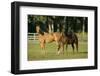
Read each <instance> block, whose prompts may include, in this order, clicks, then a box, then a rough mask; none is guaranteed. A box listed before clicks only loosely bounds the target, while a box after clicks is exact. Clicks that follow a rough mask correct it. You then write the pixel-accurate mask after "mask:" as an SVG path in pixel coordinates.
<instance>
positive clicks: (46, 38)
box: [36, 25, 62, 54]
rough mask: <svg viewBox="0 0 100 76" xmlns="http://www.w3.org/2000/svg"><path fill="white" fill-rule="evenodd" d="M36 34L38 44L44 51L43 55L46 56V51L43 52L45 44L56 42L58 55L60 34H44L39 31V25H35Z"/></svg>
mask: <svg viewBox="0 0 100 76" xmlns="http://www.w3.org/2000/svg"><path fill="white" fill-rule="evenodd" d="M36 32H37V33H38V39H39V42H40V47H41V49H42V50H44V53H45V54H46V51H45V44H46V43H51V42H54V41H55V42H56V45H57V46H58V48H57V50H58V53H57V54H59V50H60V48H59V46H60V43H61V37H62V34H61V33H60V32H54V33H47V32H44V31H42V30H41V29H40V26H39V25H36Z"/></svg>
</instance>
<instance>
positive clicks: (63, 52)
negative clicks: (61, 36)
mask: <svg viewBox="0 0 100 76" xmlns="http://www.w3.org/2000/svg"><path fill="white" fill-rule="evenodd" d="M62 54H64V44H62Z"/></svg>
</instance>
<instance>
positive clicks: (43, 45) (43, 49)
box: [40, 43, 46, 54]
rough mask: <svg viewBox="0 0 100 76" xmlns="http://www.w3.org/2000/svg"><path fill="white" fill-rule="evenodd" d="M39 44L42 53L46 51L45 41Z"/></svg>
mask: <svg viewBox="0 0 100 76" xmlns="http://www.w3.org/2000/svg"><path fill="white" fill-rule="evenodd" d="M40 46H41V49H42V53H43V54H46V51H45V43H40Z"/></svg>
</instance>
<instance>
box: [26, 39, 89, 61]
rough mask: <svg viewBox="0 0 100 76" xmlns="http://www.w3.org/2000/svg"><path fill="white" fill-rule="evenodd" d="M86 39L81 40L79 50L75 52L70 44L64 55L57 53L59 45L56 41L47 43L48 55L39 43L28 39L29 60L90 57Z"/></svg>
mask: <svg viewBox="0 0 100 76" xmlns="http://www.w3.org/2000/svg"><path fill="white" fill-rule="evenodd" d="M87 46H88V45H87V42H86V41H81V42H79V52H78V53H77V51H76V49H75V53H73V50H72V47H71V46H70V45H68V49H67V51H66V48H64V55H63V54H61V55H57V45H56V44H55V42H53V43H47V44H46V49H45V50H46V55H44V54H43V50H41V48H40V45H39V43H34V42H33V41H31V40H29V41H28V60H29V61H33V60H57V59H80V58H87V57H88V50H87V49H88V47H87Z"/></svg>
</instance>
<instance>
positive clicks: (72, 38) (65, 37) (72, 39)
mask: <svg viewBox="0 0 100 76" xmlns="http://www.w3.org/2000/svg"><path fill="white" fill-rule="evenodd" d="M74 44H75V45H76V50H77V52H78V37H77V35H76V34H75V33H71V34H70V35H69V34H68V33H65V32H64V33H63V34H62V37H61V40H60V46H59V47H58V48H59V49H60V48H61V47H62V50H61V51H59V53H60V52H62V53H63V54H64V45H66V50H67V48H68V45H71V46H72V49H73V53H74V48H75V47H74ZM59 49H58V50H59Z"/></svg>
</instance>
